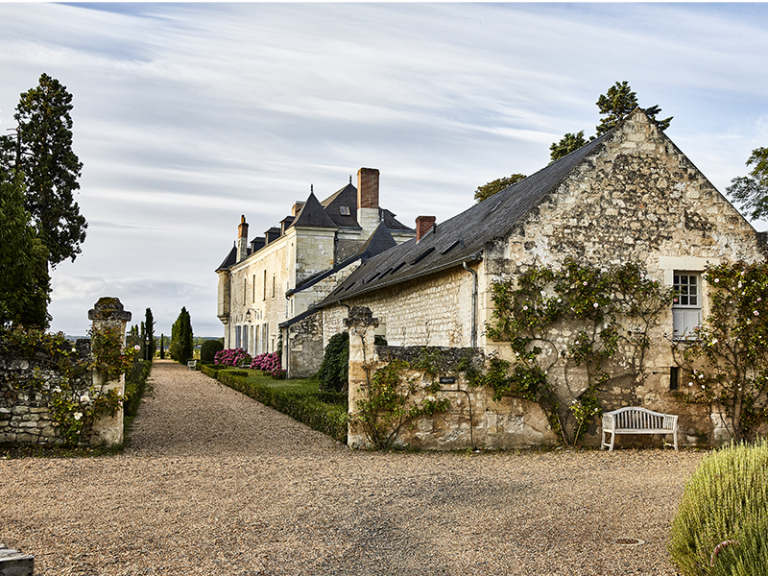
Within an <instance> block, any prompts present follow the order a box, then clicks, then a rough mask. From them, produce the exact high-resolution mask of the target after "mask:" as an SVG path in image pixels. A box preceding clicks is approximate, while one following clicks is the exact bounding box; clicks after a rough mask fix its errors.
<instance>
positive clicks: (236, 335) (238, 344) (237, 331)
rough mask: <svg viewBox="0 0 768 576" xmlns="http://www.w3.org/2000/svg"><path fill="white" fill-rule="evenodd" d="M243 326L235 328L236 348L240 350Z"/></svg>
mask: <svg viewBox="0 0 768 576" xmlns="http://www.w3.org/2000/svg"><path fill="white" fill-rule="evenodd" d="M242 329H243V328H242V326H235V348H240V347H241V346H240V338H241V334H242Z"/></svg>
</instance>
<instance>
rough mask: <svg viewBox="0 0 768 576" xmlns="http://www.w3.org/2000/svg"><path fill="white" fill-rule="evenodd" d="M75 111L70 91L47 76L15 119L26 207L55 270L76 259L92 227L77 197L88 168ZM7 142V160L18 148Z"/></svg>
mask: <svg viewBox="0 0 768 576" xmlns="http://www.w3.org/2000/svg"><path fill="white" fill-rule="evenodd" d="M72 107H73V106H72V95H71V94H69V93H68V92H67V89H66V87H65V86H63V85H61V83H59V81H58V80H56V79H55V78H51V77H50V76H48V75H47V74H42V75H41V76H40V84H39V85H38V86H37V87H36V88H32V89H30V90H29V91H28V92H24V93H23V94H22V95H21V98H20V100H19V105H18V106H17V107H16V113H15V114H14V118H15V119H16V122H17V123H18V127H17V132H16V143H15V144H16V154H15V168H16V169H17V170H18V171H21V172H22V173H23V174H24V178H25V181H26V185H27V190H26V198H25V201H24V205H25V207H26V209H27V211H28V212H29V213H30V215H31V217H32V221H33V222H34V224H35V228H36V230H37V235H38V237H39V238H40V240H42V242H43V244H45V246H46V247H47V248H48V262H49V263H50V264H51V266H53V267H55V266H56V265H57V264H58V263H59V262H62V261H63V260H66V259H67V258H71V259H72V261H74V260H75V258H76V256H77V255H78V254H79V253H80V252H81V250H80V244H81V243H82V242H83V241H84V240H85V231H86V228H87V227H88V224H87V222H86V221H85V218H84V217H83V216H82V214H80V206H79V205H78V204H77V202H75V201H74V196H73V193H74V192H76V191H77V190H78V189H79V188H80V184H79V183H78V181H77V179H78V178H79V177H80V173H81V170H82V167H83V165H82V163H81V162H80V160H79V159H78V157H77V156H76V155H75V153H74V152H73V151H72V117H71V116H70V111H71V110H72ZM4 138H5V141H4V142H3V143H2V145H1V146H0V148H2V150H4V151H5V152H4V154H2V156H3V157H4V158H7V157H8V155H9V154H8V151H9V149H12V148H13V144H14V143H13V142H12V141H11V138H10V137H7V136H6V137H4Z"/></svg>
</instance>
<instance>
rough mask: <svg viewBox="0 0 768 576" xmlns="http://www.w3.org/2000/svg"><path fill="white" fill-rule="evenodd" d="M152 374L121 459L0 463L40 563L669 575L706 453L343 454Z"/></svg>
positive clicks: (57, 569) (17, 524) (6, 527)
mask: <svg viewBox="0 0 768 576" xmlns="http://www.w3.org/2000/svg"><path fill="white" fill-rule="evenodd" d="M152 384H153V386H154V394H153V396H152V397H149V398H147V399H146V401H145V403H144V404H143V405H142V408H141V411H140V413H139V416H138V418H137V419H136V423H135V426H134V430H133V435H132V445H131V447H130V448H129V449H127V450H125V452H124V453H123V454H122V455H119V456H114V457H102V458H92V459H24V460H9V461H0V542H3V543H4V544H6V545H7V546H9V547H11V548H15V549H17V550H23V551H24V552H25V553H28V554H33V555H34V556H35V574H36V575H38V574H46V575H54V574H55V575H65V574H67V575H68V574H99V575H102V574H104V575H113V574H114V575H126V576H127V575H138V574H178V575H191V574H205V575H211V576H214V575H217V576H218V575H224V576H255V575H273V574H291V575H301V576H304V575H312V574H318V575H331V574H333V575H353V574H354V575H424V576H428V575H442V574H446V575H457V576H458V575H472V574H483V575H502V574H515V575H527V576H535V575H542V576H543V575H549V574H557V575H569V576H571V575H572V576H582V575H601V576H608V575H619V574H621V575H627V574H649V575H650V574H653V575H670V576H671V575H673V574H675V570H674V568H673V567H672V565H671V564H670V562H669V560H668V557H667V554H666V551H665V550H666V540H667V535H668V527H669V524H670V521H671V519H672V517H673V515H674V512H675V509H676V507H677V502H678V501H679V499H680V496H681V495H682V491H683V486H684V483H685V480H686V478H687V477H688V476H689V474H690V473H691V472H692V471H693V469H694V467H695V466H696V464H697V463H698V462H699V460H700V459H701V458H702V457H703V454H702V453H694V452H679V453H675V452H674V451H671V450H666V451H662V450H643V451H637V450H617V451H616V452H614V453H612V454H609V453H606V452H598V451H586V452H569V451H554V452H528V453H494V454H478V455H469V454H453V453H425V454H405V453H398V454H379V453H367V452H353V451H349V450H347V449H346V447H344V446H341V445H339V444H337V443H335V442H334V441H333V440H331V439H329V438H328V437H326V436H323V435H322V434H320V433H318V432H314V431H312V430H310V429H308V428H307V427H306V426H303V425H301V424H298V423H296V422H294V421H293V420H291V419H290V418H288V417H287V416H284V415H282V414H280V413H278V412H275V411H273V410H271V409H269V408H266V407H264V406H263V405H261V404H259V403H257V402H255V401H253V400H251V399H249V398H246V397H244V396H242V395H241V394H239V393H237V392H234V391H232V390H230V389H229V388H226V387H224V386H221V385H219V384H217V383H216V381H214V380H211V379H210V378H208V377H206V376H204V375H202V374H201V373H199V372H191V371H187V369H186V367H183V366H180V365H178V364H175V363H172V362H170V361H159V362H156V363H155V366H154V369H153V373H152ZM630 539H634V540H639V541H641V543H639V544H627V543H622V542H627V541H629V540H630Z"/></svg>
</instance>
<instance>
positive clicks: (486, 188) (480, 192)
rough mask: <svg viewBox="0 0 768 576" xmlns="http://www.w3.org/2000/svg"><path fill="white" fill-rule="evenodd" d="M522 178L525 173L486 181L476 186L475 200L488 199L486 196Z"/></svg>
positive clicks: (488, 196)
mask: <svg viewBox="0 0 768 576" xmlns="http://www.w3.org/2000/svg"><path fill="white" fill-rule="evenodd" d="M523 178H525V174H512V175H510V176H504V177H502V178H497V179H496V180H493V181H492V182H488V183H487V184H483V185H482V186H478V187H477V190H475V202H478V203H479V202H482V201H483V200H488V198H490V197H491V196H493V195H494V194H496V193H498V192H501V191H502V190H504V188H507V187H508V186H512V184H514V183H515V182H518V181H520V180H522V179H523Z"/></svg>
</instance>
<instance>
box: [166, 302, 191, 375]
mask: <svg viewBox="0 0 768 576" xmlns="http://www.w3.org/2000/svg"><path fill="white" fill-rule="evenodd" d="M193 350H194V344H193V335H192V322H191V319H190V317H189V312H187V309H186V307H182V308H181V312H180V313H179V317H178V318H177V319H176V322H174V323H173V326H172V327H171V345H170V346H169V348H168V351H169V352H170V354H171V358H173V359H174V360H176V362H181V363H182V364H183V363H186V362H187V360H189V359H191V358H192V351H193Z"/></svg>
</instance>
